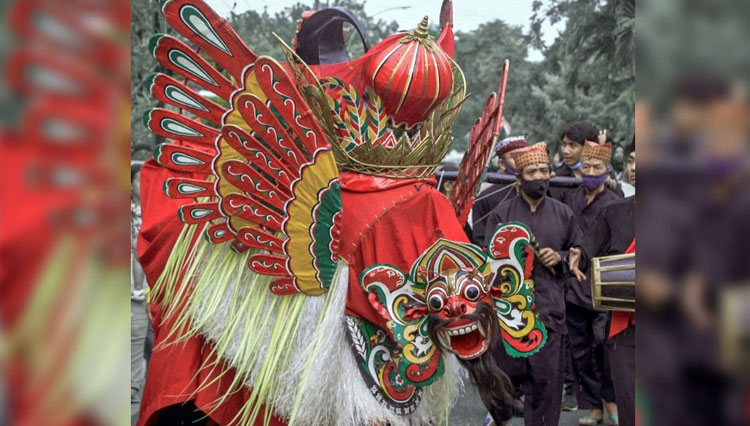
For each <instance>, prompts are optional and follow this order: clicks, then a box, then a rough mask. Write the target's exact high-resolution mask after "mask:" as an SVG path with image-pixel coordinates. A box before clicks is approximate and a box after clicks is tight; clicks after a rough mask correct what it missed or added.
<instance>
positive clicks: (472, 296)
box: [464, 284, 482, 302]
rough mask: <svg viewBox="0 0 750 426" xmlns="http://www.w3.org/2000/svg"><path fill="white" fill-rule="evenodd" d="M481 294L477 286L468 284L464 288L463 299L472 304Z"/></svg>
mask: <svg viewBox="0 0 750 426" xmlns="http://www.w3.org/2000/svg"><path fill="white" fill-rule="evenodd" d="M481 294H482V292H481V291H480V290H479V286H478V285H476V284H469V285H467V286H466V288H464V297H466V300H468V301H470V302H473V301H475V300H477V299H479V296H480V295H481Z"/></svg>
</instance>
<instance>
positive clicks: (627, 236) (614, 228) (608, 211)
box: [580, 196, 635, 275]
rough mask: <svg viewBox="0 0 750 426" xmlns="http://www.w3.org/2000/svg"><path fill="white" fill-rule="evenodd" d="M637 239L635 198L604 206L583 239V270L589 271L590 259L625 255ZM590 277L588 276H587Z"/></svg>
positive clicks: (581, 265)
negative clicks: (634, 239)
mask: <svg viewBox="0 0 750 426" xmlns="http://www.w3.org/2000/svg"><path fill="white" fill-rule="evenodd" d="M633 238H635V196H632V197H628V198H625V199H623V200H618V201H616V202H614V203H611V204H608V205H606V206H604V207H603V208H602V209H601V211H600V212H599V214H598V217H597V219H596V220H595V221H594V224H593V225H592V228H591V232H586V233H584V234H583V237H582V238H581V249H583V256H582V259H581V264H580V267H581V270H584V269H588V265H589V264H590V259H591V258H594V257H600V256H610V255H614V254H623V253H625V250H626V249H627V248H628V246H629V245H630V243H632V242H633ZM587 275H588V274H587Z"/></svg>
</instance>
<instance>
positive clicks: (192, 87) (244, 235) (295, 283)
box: [144, 0, 347, 424]
mask: <svg viewBox="0 0 750 426" xmlns="http://www.w3.org/2000/svg"><path fill="white" fill-rule="evenodd" d="M162 11H163V12H164V14H165V16H166V19H167V22H168V23H169V25H171V26H172V27H173V28H174V29H175V30H177V32H179V33H180V34H181V35H182V36H184V37H185V38H186V39H187V41H188V43H186V42H184V41H182V40H180V39H178V38H176V37H173V36H170V35H156V36H154V37H153V38H152V40H151V43H150V48H151V51H152V53H153V55H154V57H155V58H156V59H157V61H158V62H159V63H160V64H162V65H163V66H164V67H166V68H167V69H169V70H171V71H172V73H173V75H172V76H168V75H166V74H154V75H153V76H151V77H150V78H149V79H148V81H147V87H148V90H149V91H150V93H151V94H152V95H153V96H154V98H156V99H158V100H159V101H161V102H163V103H164V104H166V105H167V106H168V107H166V108H156V109H153V110H150V111H148V112H147V113H146V114H145V116H144V121H145V124H146V125H147V127H149V128H150V129H151V131H153V132H154V133H156V134H158V135H161V136H163V137H165V138H167V139H171V140H172V141H171V142H168V143H165V144H162V145H160V146H159V147H158V149H157V150H156V153H155V159H156V161H157V163H158V164H159V165H161V166H162V167H164V168H166V169H168V170H170V171H173V172H174V175H173V176H172V177H170V178H168V179H167V180H166V181H165V182H164V192H165V193H166V195H168V196H169V197H173V198H184V199H192V200H193V202H192V203H190V204H187V205H184V206H183V207H181V208H180V211H179V212H176V216H178V217H179V218H180V219H181V220H182V221H183V222H184V223H185V226H184V228H183V231H182V233H181V235H180V236H179V238H178V240H177V243H176V245H175V246H174V248H173V249H172V253H171V255H170V258H169V260H168V262H167V265H166V267H165V269H164V271H163V272H162V275H161V277H160V278H159V280H158V282H157V283H156V285H155V287H154V289H153V297H154V300H158V301H159V302H160V303H162V304H163V305H164V306H165V316H166V317H171V318H173V319H174V323H175V326H174V327H173V328H172V329H171V330H170V336H169V338H168V339H167V340H170V341H171V342H180V341H182V340H184V339H187V338H190V337H193V336H196V335H202V336H204V337H206V338H207V339H208V340H210V341H211V342H212V343H213V345H211V347H210V351H211V353H210V355H209V356H206V357H205V359H218V360H222V361H223V362H226V364H227V365H229V366H230V367H232V368H233V372H234V373H233V375H234V379H233V381H232V383H231V385H230V387H229V391H228V394H227V395H226V396H228V395H229V394H231V393H232V392H235V391H236V390H239V389H240V388H241V387H243V386H250V387H251V389H252V390H251V392H250V396H249V397H248V400H247V402H246V404H245V405H244V406H243V407H242V409H241V410H240V412H238V413H237V417H236V420H237V421H238V422H239V424H252V423H253V422H254V421H255V419H256V418H258V416H259V415H260V414H259V413H260V411H259V407H260V404H261V403H263V404H265V405H266V413H277V414H280V415H282V417H285V418H287V419H289V418H291V417H294V416H295V415H296V412H297V409H298V408H299V405H300V401H301V396H302V393H303V392H309V388H310V386H312V385H311V384H310V383H308V384H307V385H306V384H305V380H304V377H306V376H307V374H308V372H309V371H311V370H314V368H313V366H314V365H315V362H317V361H314V360H315V358H316V355H315V354H316V353H320V352H321V351H324V350H326V349H325V344H326V343H325V341H324V340H325V339H326V338H327V337H330V336H329V334H330V333H329V334H326V333H325V332H324V331H325V330H322V329H321V328H322V327H324V326H325V327H330V324H327V323H328V322H330V321H334V320H335V318H336V315H338V313H337V312H335V310H336V309H337V307H338V305H341V306H343V302H342V300H345V299H342V297H341V296H339V295H340V294H343V295H345V294H346V277H347V273H346V266H345V265H344V264H343V262H339V260H338V240H339V229H340V224H339V221H340V216H341V215H340V213H341V195H340V189H339V182H338V177H339V172H338V169H337V166H336V162H335V159H334V156H333V153H332V152H331V143H330V139H329V138H330V136H327V135H326V133H325V132H324V131H323V130H322V129H321V127H320V124H319V123H318V122H317V120H316V119H315V116H314V115H313V113H312V111H311V107H310V105H309V104H308V101H306V99H305V98H304V97H303V96H302V94H301V93H300V91H299V89H298V87H299V86H298V81H297V80H296V78H297V76H296V75H295V74H290V73H289V72H288V71H287V70H285V68H284V67H283V66H282V65H280V64H279V63H278V62H276V61H275V60H273V59H271V58H268V57H258V56H257V55H256V54H255V53H254V52H253V51H252V50H250V49H249V48H248V47H247V46H246V45H245V44H244V43H243V42H242V41H241V40H240V39H239V37H238V36H237V34H236V33H235V32H234V31H233V30H232V29H231V27H229V25H228V24H227V23H226V21H225V20H223V19H222V18H220V17H219V16H218V15H217V14H216V13H215V12H214V11H213V10H211V9H210V8H209V7H208V6H206V5H205V4H204V3H203V2H202V1H201V0H166V1H163V2H162ZM191 46H193V47H191ZM293 71H294V72H298V71H297V70H293ZM307 77H308V78H314V76H312V74H311V73H308V75H307ZM186 173H188V174H189V176H190V177H185V176H186ZM200 236H202V238H199V237H200ZM337 281H341V282H340V283H339V284H338V287H340V289H339V290H340V291H339V292H336V294H337V296H336V297H335V300H336V301H333V302H332V301H331V300H330V299H332V297H326V298H316V297H307V296H317V295H322V294H324V293H326V292H327V291H328V290H329V289H331V290H332V289H333V287H334V283H336V282H337ZM269 288H270V290H271V292H269V291H268V290H269ZM277 295H289V296H286V297H281V298H280V297H278V296H277ZM340 299H341V300H340ZM334 304H336V305H335V306H334ZM332 309H333V311H332ZM342 312H343V309H342ZM332 315H333V316H332ZM341 315H343V313H342V314H341ZM326 318H327V319H326ZM332 318H333V319H332ZM336 321H339V322H343V318H341V319H339V320H336ZM326 324H327V325H326ZM220 365H221V364H219V363H218V362H217V363H215V364H209V365H204V366H202V368H209V369H214V371H215V372H216V374H215V375H214V377H215V379H214V380H218V379H219V378H221V377H223V376H224V375H225V374H226V372H227V371H228V370H227V369H226V367H221V366H220ZM293 376H298V377H297V379H295V380H289V378H290V377H293ZM299 376H304V377H303V378H302V379H301V380H300V377H299ZM213 383H214V382H211V383H201V384H200V387H199V390H200V389H204V388H206V387H208V386H211V385H212V384H213ZM305 389H307V390H305ZM226 396H225V397H226ZM307 399H310V400H314V399H315V398H306V399H305V400H307ZM222 401H223V399H222V400H219V401H216V406H219V405H220V403H221V402H222ZM319 405H320V404H319ZM319 409H320V410H324V408H322V407H321V408H319ZM326 409H327V408H326ZM303 423H304V422H303ZM308 423H309V422H308Z"/></svg>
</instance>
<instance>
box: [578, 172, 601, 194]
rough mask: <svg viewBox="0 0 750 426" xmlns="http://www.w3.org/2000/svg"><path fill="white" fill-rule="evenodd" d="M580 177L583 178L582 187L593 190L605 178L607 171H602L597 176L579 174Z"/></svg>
mask: <svg viewBox="0 0 750 426" xmlns="http://www.w3.org/2000/svg"><path fill="white" fill-rule="evenodd" d="M581 179H582V180H583V187H584V188H586V190H587V191H593V190H595V189H596V188H598V187H599V185H601V184H602V183H604V181H605V180H607V172H604V173H602V174H601V175H599V176H589V175H581Z"/></svg>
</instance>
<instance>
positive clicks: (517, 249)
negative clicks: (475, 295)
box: [488, 222, 547, 357]
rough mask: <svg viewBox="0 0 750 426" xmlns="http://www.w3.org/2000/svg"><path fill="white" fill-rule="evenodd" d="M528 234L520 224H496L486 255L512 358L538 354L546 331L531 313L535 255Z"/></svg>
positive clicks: (494, 298)
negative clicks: (488, 259) (490, 266)
mask: <svg viewBox="0 0 750 426" xmlns="http://www.w3.org/2000/svg"><path fill="white" fill-rule="evenodd" d="M531 239H532V236H531V231H530V230H529V228H528V227H527V226H526V225H525V224H523V223H520V222H507V223H503V224H501V225H499V226H498V227H497V229H495V232H494V233H493V234H492V238H490V243H489V247H488V254H489V257H490V263H491V264H492V270H493V271H495V274H496V277H497V278H496V279H495V282H494V284H493V288H492V289H491V293H492V298H493V300H494V303H495V310H496V311H497V315H498V318H499V320H500V329H501V332H502V335H503V340H504V343H505V349H506V351H507V352H508V354H510V355H511V356H515V357H520V356H529V355H532V354H534V353H536V352H538V351H539V350H540V349H541V348H542V346H543V345H544V342H545V341H546V340H547V330H546V328H545V327H544V324H542V322H541V321H539V319H538V317H537V315H536V314H535V313H534V310H535V306H534V281H532V280H531V279H530V278H531V272H532V270H533V265H534V252H533V250H532V247H531Z"/></svg>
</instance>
